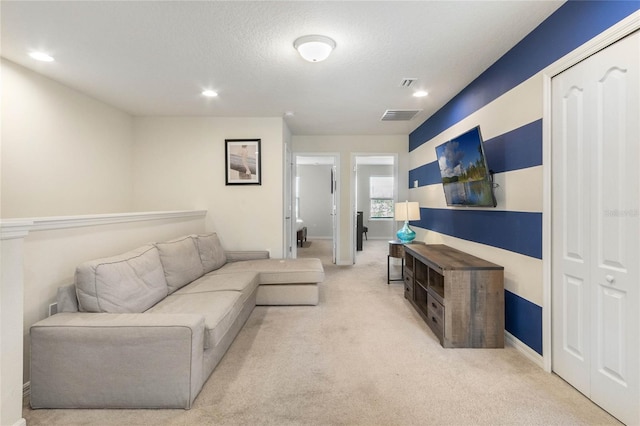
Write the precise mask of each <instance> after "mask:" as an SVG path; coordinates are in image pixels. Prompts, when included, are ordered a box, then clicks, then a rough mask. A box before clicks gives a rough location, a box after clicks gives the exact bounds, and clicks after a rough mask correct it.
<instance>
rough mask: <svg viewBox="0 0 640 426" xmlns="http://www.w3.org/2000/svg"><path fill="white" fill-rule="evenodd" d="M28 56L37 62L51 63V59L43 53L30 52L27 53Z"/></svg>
mask: <svg viewBox="0 0 640 426" xmlns="http://www.w3.org/2000/svg"><path fill="white" fill-rule="evenodd" d="M29 56H31V57H32V58H33V59H35V60H37V61H42V62H53V57H52V56H51V55H48V54H46V53H44V52H31V53H29Z"/></svg>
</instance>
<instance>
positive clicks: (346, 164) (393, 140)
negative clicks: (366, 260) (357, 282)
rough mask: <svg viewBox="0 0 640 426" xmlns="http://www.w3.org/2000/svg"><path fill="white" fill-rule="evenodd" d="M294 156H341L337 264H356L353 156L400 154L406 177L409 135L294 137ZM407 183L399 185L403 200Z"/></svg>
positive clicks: (401, 167)
mask: <svg viewBox="0 0 640 426" xmlns="http://www.w3.org/2000/svg"><path fill="white" fill-rule="evenodd" d="M293 150H294V152H300V153H302V152H306V153H310V152H314V153H316V152H317V153H320V152H331V153H336V152H337V153H339V154H340V170H339V171H338V176H339V178H340V194H339V195H340V200H339V206H340V211H339V213H338V214H339V218H340V223H339V224H338V233H339V238H338V242H337V243H338V253H337V256H338V258H337V263H338V264H341V265H349V264H352V263H353V248H352V246H353V241H352V240H351V231H352V226H354V218H353V217H351V208H352V206H353V205H354V203H355V199H353V198H352V197H353V196H354V194H353V191H352V188H353V186H354V172H353V167H354V166H355V164H351V162H352V161H351V154H398V176H400V177H401V179H402V177H403V176H407V175H408V173H409V169H408V161H409V160H408V158H409V154H408V151H409V136H408V135H353V136H335V135H319V136H304V135H299V136H296V135H294V136H293ZM407 187H408V183H407V182H402V180H401V181H400V182H399V184H398V188H399V194H398V197H400V199H405V198H406V197H408V190H407Z"/></svg>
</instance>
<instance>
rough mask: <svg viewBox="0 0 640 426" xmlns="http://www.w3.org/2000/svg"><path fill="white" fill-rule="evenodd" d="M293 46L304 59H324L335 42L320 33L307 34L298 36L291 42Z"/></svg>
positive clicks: (311, 60)
mask: <svg viewBox="0 0 640 426" xmlns="http://www.w3.org/2000/svg"><path fill="white" fill-rule="evenodd" d="M293 47H295V48H296V50H297V51H298V52H299V53H300V56H302V57H303V58H304V59H306V60H307V61H309V62H320V61H324V60H325V59H327V58H328V57H329V55H330V54H331V51H332V50H333V49H335V47H336V42H335V41H333V40H332V39H330V38H329V37H325V36H321V35H309V36H304V37H300V38H299V39H297V40H296V41H294V42H293Z"/></svg>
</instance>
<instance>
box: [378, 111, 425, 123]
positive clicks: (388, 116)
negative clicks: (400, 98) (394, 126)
mask: <svg viewBox="0 0 640 426" xmlns="http://www.w3.org/2000/svg"><path fill="white" fill-rule="evenodd" d="M420 111H422V110H420V109H388V110H386V111H385V112H384V114H383V115H382V118H381V119H380V120H381V121H409V120H411V119H412V118H413V117H415V116H416V114H417V113H419V112H420Z"/></svg>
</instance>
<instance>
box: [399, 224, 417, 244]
mask: <svg viewBox="0 0 640 426" xmlns="http://www.w3.org/2000/svg"><path fill="white" fill-rule="evenodd" d="M396 236H397V237H398V239H399V240H400V241H402V243H403V244H407V243H410V242H411V241H413V240H414V239H415V238H416V233H415V232H414V230H413V229H411V228H409V222H408V221H406V220H405V221H404V226H403V227H402V228H400V229H399V230H398V232H397V233H396Z"/></svg>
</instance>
